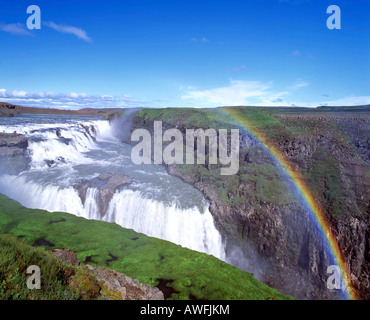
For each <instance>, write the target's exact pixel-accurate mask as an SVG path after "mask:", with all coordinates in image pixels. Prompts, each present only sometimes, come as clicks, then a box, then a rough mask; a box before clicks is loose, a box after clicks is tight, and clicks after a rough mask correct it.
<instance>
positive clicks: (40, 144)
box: [0, 115, 225, 260]
mask: <svg viewBox="0 0 370 320" xmlns="http://www.w3.org/2000/svg"><path fill="white" fill-rule="evenodd" d="M25 116H26V115H23V117H25ZM51 120H52V121H51ZM64 120H65V121H60V119H58V118H57V117H55V118H53V119H50V118H48V119H46V120H45V119H43V121H41V122H42V123H37V121H35V119H34V121H30V123H26V124H25V123H24V122H22V121H21V120H19V122H18V123H17V122H15V123H12V124H4V123H0V130H1V131H5V132H13V131H17V132H18V133H21V134H24V135H26V136H27V138H28V140H29V147H28V151H29V154H30V156H31V158H32V160H31V166H30V169H29V170H27V171H24V172H22V173H20V174H19V175H18V176H10V175H3V176H0V192H1V193H3V194H5V195H6V196H8V197H10V198H12V199H14V200H16V201H18V202H20V203H21V204H22V205H24V206H25V207H28V208H34V209H43V210H47V211H50V212H68V213H71V214H74V215H76V216H80V217H84V218H86V219H93V220H103V221H106V222H112V223H117V224H118V225H120V226H122V227H123V228H127V229H133V230H134V231H136V232H139V233H143V234H146V235H148V236H151V237H156V238H160V239H163V240H167V241H171V242H173V243H176V244H178V245H181V246H184V247H187V248H190V249H192V250H196V251H199V252H204V253H207V254H212V255H214V256H216V257H218V258H220V259H222V260H225V249H224V244H223V241H222V237H221V235H220V233H219V232H218V230H217V229H216V227H215V224H214V221H213V217H212V215H211V213H210V212H209V210H208V203H207V202H206V201H205V199H204V198H203V197H202V199H203V200H202V201H199V192H198V191H197V190H195V189H194V190H190V193H191V194H190V196H189V193H186V192H189V190H187V191H186V192H185V189H186V188H188V189H189V187H190V186H189V185H186V184H185V183H183V182H181V181H180V182H177V183H178V184H179V185H178V186H177V187H180V188H184V192H183V193H182V192H181V190H180V191H178V190H176V188H173V187H172V184H171V183H170V182H169V181H170V180H169V179H174V177H171V176H169V175H168V174H167V173H166V172H165V171H164V169H163V168H161V167H159V166H157V167H156V168H155V167H152V168H151V169H150V170H152V171H149V169H148V168H147V167H140V168H137V167H132V169H127V167H129V166H130V165H131V166H132V164H130V163H127V162H125V163H118V164H117V163H116V162H117V161H121V160H122V159H126V158H129V157H126V158H125V157H124V156H122V155H121V156H120V154H119V155H118V156H117V152H116V151H117V148H118V149H119V148H120V149H122V148H123V147H124V145H123V144H121V143H120V142H119V141H118V140H117V139H115V138H114V137H113V135H112V130H111V127H110V125H109V122H108V121H104V120H93V121H83V120H82V121H81V120H80V119H78V120H74V121H72V120H70V119H68V118H67V119H64ZM13 121H14V120H13ZM110 145H112V146H114V147H115V148H116V149H114V148H111V149H109V146H110ZM125 148H126V149H127V148H129V147H128V146H127V145H126V147H125ZM113 159H118V160H113ZM122 161H123V160H122ZM125 161H128V160H127V159H126V160H125ZM107 166H113V167H114V166H116V167H114V168H116V169H117V167H118V168H119V170H123V169H124V168H125V167H126V170H129V172H130V173H132V174H134V173H136V174H137V175H141V176H140V177H144V178H145V179H153V180H150V181H149V180H148V181H149V182H148V181H140V183H139V182H137V183H133V185H132V186H125V187H123V188H118V189H117V190H116V191H115V193H114V195H113V197H112V199H111V200H110V203H109V206H108V210H107V212H106V213H104V214H102V213H101V212H100V211H99V186H98V185H91V186H89V187H88V188H87V190H86V194H85V199H84V201H82V200H81V195H80V194H79V192H78V190H77V188H75V187H74V185H75V184H76V182H78V181H81V180H91V179H92V180H93V179H95V180H96V177H97V175H98V174H99V173H101V172H99V171H100V170H106V168H107ZM153 168H154V169H153ZM155 177H157V179H159V180H158V181H157V180H155V179H156V178H155ZM135 180H136V179H135V178H134V181H135ZM166 180H168V181H167V185H168V184H170V186H171V188H172V189H175V190H173V191H172V192H173V195H172V196H171V194H168V189H163V190H162V191H161V190H160V189H161V187H159V186H158V183H159V182H160V183H162V187H163V188H164V187H165V186H166V184H165V182H166ZM171 181H172V180H171ZM101 183H102V182H101ZM140 186H142V187H141V189H140V188H139V187H140ZM153 186H154V187H153ZM135 188H136V189H135ZM153 190H154V191H155V192H157V194H156V196H153ZM158 190H159V191H158ZM155 192H154V193H155ZM175 192H177V194H175ZM158 194H159V195H158ZM179 194H180V196H179ZM171 198H172V200H171ZM179 198H180V199H179ZM189 201H190V204H189ZM179 202H180V204H181V202H182V203H183V205H180V204H179ZM192 202H197V204H195V203H192ZM184 203H186V205H184Z"/></svg>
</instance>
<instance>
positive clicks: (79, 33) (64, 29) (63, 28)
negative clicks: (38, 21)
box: [44, 21, 92, 42]
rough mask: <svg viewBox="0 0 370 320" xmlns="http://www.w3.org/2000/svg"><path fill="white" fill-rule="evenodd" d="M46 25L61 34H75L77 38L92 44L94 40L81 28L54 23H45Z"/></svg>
mask: <svg viewBox="0 0 370 320" xmlns="http://www.w3.org/2000/svg"><path fill="white" fill-rule="evenodd" d="M44 25H45V26H47V27H49V28H52V29H54V30H56V31H58V32H61V33H67V34H73V35H75V36H76V37H77V38H79V39H81V40H84V41H86V42H92V39H91V38H90V37H89V36H88V35H87V32H86V31H85V30H83V29H81V28H77V27H73V26H68V25H61V24H56V23H54V22H52V21H50V22H44Z"/></svg>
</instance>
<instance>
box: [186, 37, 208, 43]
mask: <svg viewBox="0 0 370 320" xmlns="http://www.w3.org/2000/svg"><path fill="white" fill-rule="evenodd" d="M190 41H191V42H203V43H208V42H210V40H209V39H208V38H206V37H201V38H192V39H190Z"/></svg>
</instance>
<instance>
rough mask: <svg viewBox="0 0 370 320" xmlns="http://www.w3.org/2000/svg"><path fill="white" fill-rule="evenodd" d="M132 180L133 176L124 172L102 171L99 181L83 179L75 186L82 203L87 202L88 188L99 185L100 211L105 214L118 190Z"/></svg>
mask: <svg viewBox="0 0 370 320" xmlns="http://www.w3.org/2000/svg"><path fill="white" fill-rule="evenodd" d="M101 182H103V184H101ZM132 182H133V180H132V178H130V177H128V176H126V175H124V174H122V173H102V174H100V175H99V176H98V177H97V181H87V180H85V181H81V182H80V183H79V184H77V185H75V186H74V188H75V189H76V190H77V191H78V194H79V196H80V198H81V201H82V203H85V201H86V193H87V189H89V188H90V187H97V188H98V189H99V196H98V205H99V211H100V214H101V215H102V216H104V215H105V214H106V213H107V211H108V207H109V203H110V201H111V200H112V198H113V195H114V193H115V192H116V190H117V189H118V188H119V187H121V186H123V185H127V184H131V183H132Z"/></svg>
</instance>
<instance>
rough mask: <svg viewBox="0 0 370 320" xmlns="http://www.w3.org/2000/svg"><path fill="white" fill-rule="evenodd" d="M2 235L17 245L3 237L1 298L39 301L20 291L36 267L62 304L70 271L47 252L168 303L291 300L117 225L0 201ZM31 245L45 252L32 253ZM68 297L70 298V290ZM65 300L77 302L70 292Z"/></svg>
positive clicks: (214, 263) (232, 271)
mask: <svg viewBox="0 0 370 320" xmlns="http://www.w3.org/2000/svg"><path fill="white" fill-rule="evenodd" d="M0 233H2V234H5V233H6V234H10V235H13V236H15V237H17V238H18V240H21V243H13V242H14V241H13V242H12V240H11V239H12V238H9V237H8V236H7V237H5V238H4V236H2V237H1V240H0V244H1V246H0V248H1V253H0V255H1V264H0V277H1V281H2V283H4V285H2V287H1V289H0V297H1V298H9V292H8V289H9V288H10V286H11V287H12V288H13V289H12V290H13V291H12V292H13V295H12V296H11V297H12V298H15V299H17V298H18V299H22V298H37V296H35V297H33V296H28V295H27V294H26V293H24V290H23V289H22V290H21V291H20V292H21V294H20V295H17V292H18V290H20V288H24V284H25V278H24V277H25V275H24V270H25V268H26V267H27V265H28V264H36V265H39V266H40V268H41V273H42V274H44V275H45V279H44V285H45V286H46V287H49V288H53V290H54V291H56V292H57V293H56V294H50V295H48V296H46V298H50V299H61V298H63V297H61V295H60V294H59V292H64V291H65V290H66V289H65V283H66V281H65V278H66V277H68V272H70V270H69V269H63V267H62V266H61V263H56V262H55V261H51V260H50V255H49V254H48V253H47V252H46V251H45V249H56V248H68V249H70V250H73V251H75V252H76V253H77V257H78V259H79V260H80V261H81V262H83V263H88V264H90V265H93V266H103V267H107V268H110V269H113V270H116V271H119V272H122V273H125V274H126V275H128V276H130V277H131V278H137V279H138V280H139V281H140V282H142V283H144V284H150V285H152V286H159V287H160V288H161V289H162V290H163V291H165V292H166V296H167V297H169V298H171V299H216V300H223V299H225V300H226V299H260V300H266V299H291V298H290V297H289V296H286V295H283V294H281V293H279V292H278V291H276V290H274V289H272V288H270V287H268V286H266V285H264V284H262V283H260V282H259V281H257V280H256V279H255V278H254V277H253V275H251V274H249V273H247V272H244V271H241V270H239V269H237V268H235V267H233V266H231V265H228V264H226V263H224V262H222V261H220V260H218V259H216V258H215V257H213V256H209V255H206V254H202V253H198V252H195V251H192V250H189V249H185V248H182V247H181V246H177V245H175V244H172V243H170V242H166V241H163V240H159V239H155V238H150V237H147V236H145V235H143V234H138V233H136V232H134V231H132V230H126V229H123V228H121V227H120V226H118V225H116V224H110V223H105V222H99V221H90V220H86V219H83V218H79V217H76V216H73V215H69V214H66V213H49V212H46V211H42V210H33V209H27V208H24V207H22V206H21V205H20V204H18V203H17V202H15V201H13V200H10V199H8V198H7V197H5V196H3V195H0ZM29 245H33V246H38V245H41V247H40V248H44V249H40V248H39V249H34V248H30V247H29ZM66 292H69V291H68V290H67V291H66ZM69 297H70V298H72V299H78V298H81V297H80V296H79V295H78V293H77V294H76V292H75V291H73V290H72V291H71V293H70V294H69Z"/></svg>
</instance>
